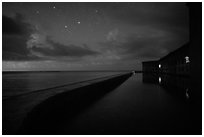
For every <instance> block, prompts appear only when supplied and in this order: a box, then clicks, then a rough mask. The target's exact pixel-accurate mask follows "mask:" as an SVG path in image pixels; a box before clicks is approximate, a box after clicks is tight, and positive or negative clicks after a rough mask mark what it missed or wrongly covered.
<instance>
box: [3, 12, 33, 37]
mask: <svg viewBox="0 0 204 137" xmlns="http://www.w3.org/2000/svg"><path fill="white" fill-rule="evenodd" d="M2 26H3V27H2V32H3V34H8V35H27V34H29V33H30V32H32V31H33V30H34V29H33V27H32V25H30V24H29V23H26V22H24V17H23V16H22V15H21V14H18V13H17V14H16V16H15V17H14V18H10V17H7V16H4V15H3V16H2Z"/></svg>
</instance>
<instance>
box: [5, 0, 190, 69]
mask: <svg viewBox="0 0 204 137" xmlns="http://www.w3.org/2000/svg"><path fill="white" fill-rule="evenodd" d="M2 9H3V15H2V22H3V32H2V37H3V38H2V54H3V56H2V57H3V62H2V63H3V70H141V62H142V61H145V60H154V59H159V58H160V57H162V56H165V55H166V54H168V53H169V52H171V51H173V50H175V49H176V48H178V47H180V46H182V45H183V44H185V43H187V42H188V41H189V22H188V8H187V6H186V5H185V3H178V2H176V3H167V2H165V3H158V2H155V3H133V2H129V3H124V2H112V3H110V2H109V3H105V2H97V3H90V2H87V3H80V2H78V3H70V2H66V3H63V2H59V3H35V2H29V3H23V2H18V3H11V2H9V3H5V2H4V3H3V4H2Z"/></svg>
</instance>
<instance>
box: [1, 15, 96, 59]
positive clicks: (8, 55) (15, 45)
mask: <svg viewBox="0 0 204 137" xmlns="http://www.w3.org/2000/svg"><path fill="white" fill-rule="evenodd" d="M2 25H3V27H2V28H3V37H2V38H3V39H2V51H3V53H2V57H3V60H15V61H22V60H44V59H60V57H67V58H69V57H74V58H77V57H83V56H88V55H91V56H94V55H97V54H99V53H98V52H96V51H93V50H91V49H89V48H88V46H87V45H83V46H81V47H80V46H77V45H72V44H70V45H63V44H60V43H58V42H55V41H53V40H52V39H51V38H49V37H47V39H46V40H45V41H44V42H43V43H38V42H37V43H33V45H32V47H29V46H28V41H29V40H30V39H32V38H31V34H33V33H34V34H35V33H37V32H36V31H35V30H34V29H33V28H34V27H33V26H32V25H31V24H29V23H26V22H25V21H24V18H23V16H22V15H21V14H16V16H15V17H14V18H10V17H7V16H3V17H2ZM35 41H36V40H35Z"/></svg>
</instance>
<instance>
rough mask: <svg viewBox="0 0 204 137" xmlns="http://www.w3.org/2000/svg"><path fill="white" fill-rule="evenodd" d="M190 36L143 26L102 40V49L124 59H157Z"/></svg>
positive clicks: (180, 44) (183, 42)
mask: <svg viewBox="0 0 204 137" xmlns="http://www.w3.org/2000/svg"><path fill="white" fill-rule="evenodd" d="M187 40H188V37H184V36H180V35H176V34H174V33H173V32H168V31H164V30H159V29H153V28H152V29H150V28H149V27H146V28H142V29H140V30H138V31H137V32H135V33H133V34H129V35H127V36H125V37H120V39H118V40H115V41H106V42H101V43H99V45H100V46H101V48H102V49H101V50H103V51H104V53H105V52H107V51H111V52H112V54H114V55H117V56H119V57H120V58H121V59H123V60H134V59H156V58H160V57H162V56H165V55H166V54H168V53H169V52H171V51H173V50H175V49H176V48H178V47H179V46H182V45H183V44H185V43H186V42H187Z"/></svg>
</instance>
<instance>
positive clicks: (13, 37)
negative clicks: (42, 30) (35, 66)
mask: <svg viewBox="0 0 204 137" xmlns="http://www.w3.org/2000/svg"><path fill="white" fill-rule="evenodd" d="M33 31H34V29H33V27H32V25H30V24H29V23H26V22H25V21H24V18H23V16H22V15H21V14H16V16H15V17H14V18H11V17H7V16H4V15H3V17H2V32H3V36H2V55H3V56H2V57H3V60H30V57H29V56H28V53H29V50H28V49H27V45H26V42H27V40H28V39H29V35H30V34H31V33H32V32H33Z"/></svg>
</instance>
